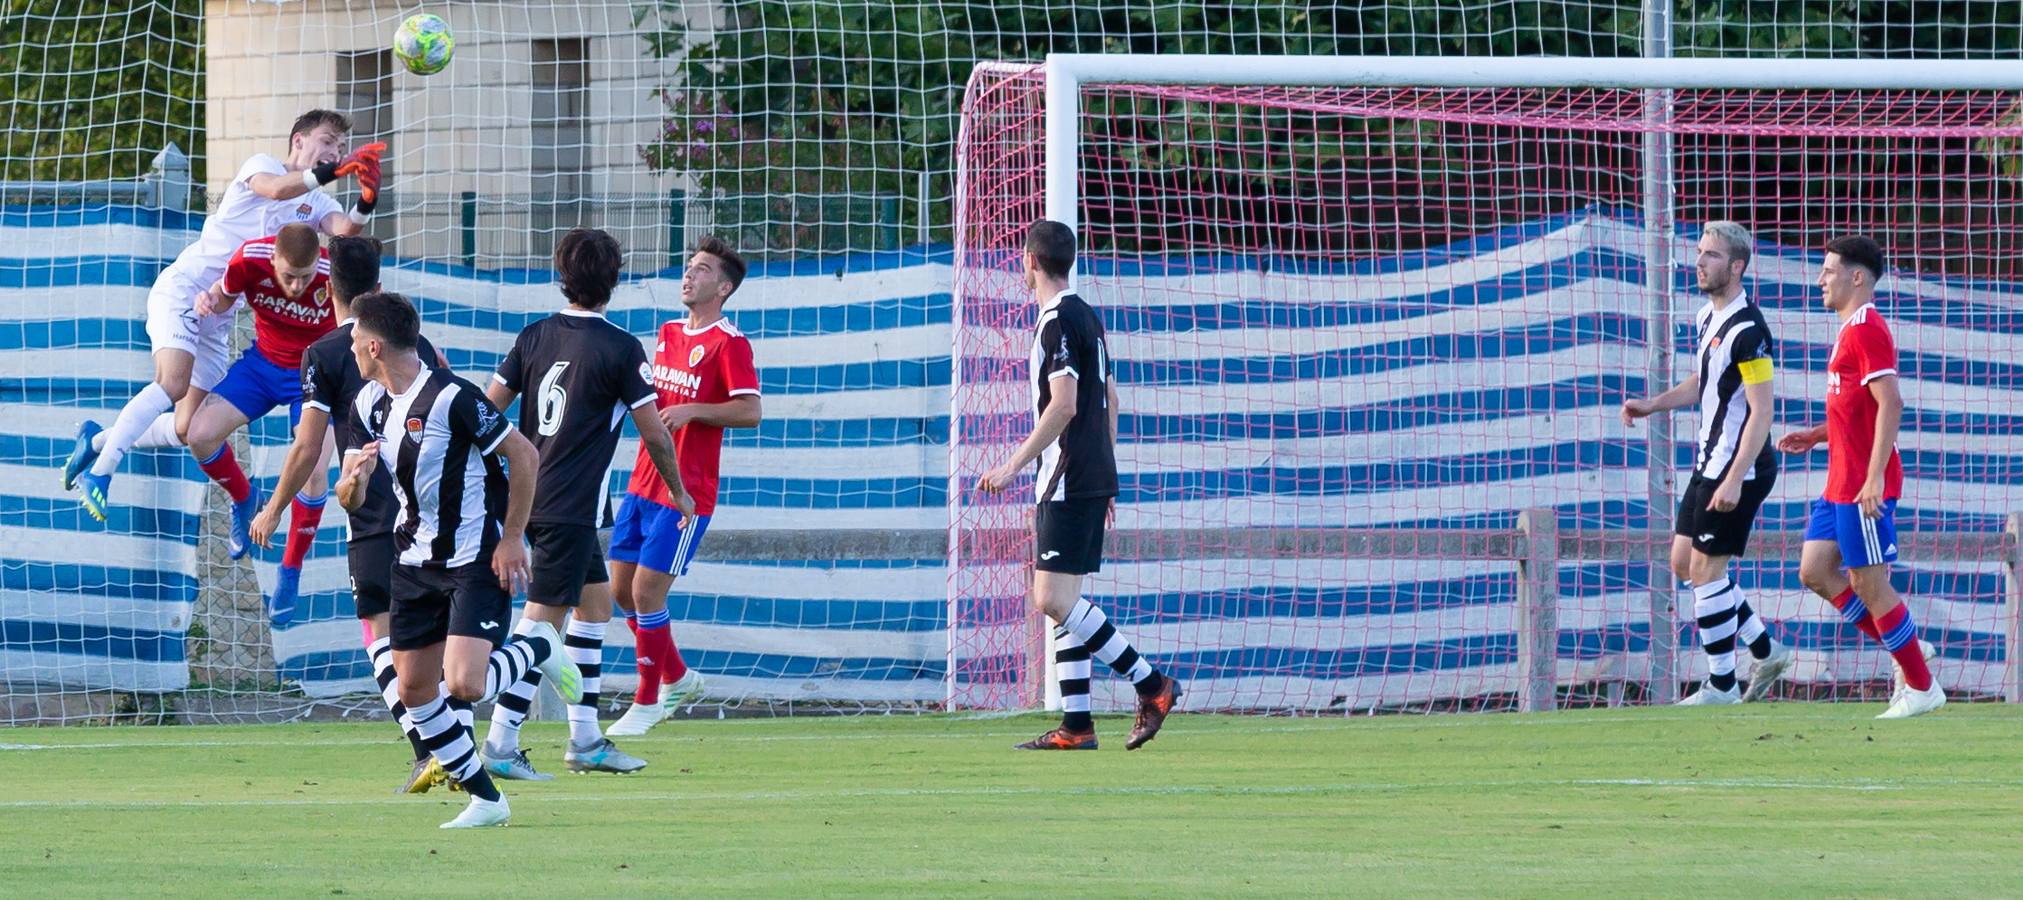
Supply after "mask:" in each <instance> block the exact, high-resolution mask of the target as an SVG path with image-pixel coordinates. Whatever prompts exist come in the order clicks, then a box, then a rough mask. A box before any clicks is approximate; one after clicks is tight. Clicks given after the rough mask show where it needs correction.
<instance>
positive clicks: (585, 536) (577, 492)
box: [483, 228, 695, 780]
mask: <svg viewBox="0 0 2023 900" xmlns="http://www.w3.org/2000/svg"><path fill="white" fill-rule="evenodd" d="M624 265H625V254H624V252H623V251H621V250H620V249H619V247H618V241H616V240H614V239H613V238H612V237H611V235H608V234H605V233H604V232H602V231H595V230H591V229H585V228H578V229H575V230H573V231H570V232H569V233H568V234H565V235H563V236H562V239H561V240H560V241H558V242H556V244H555V274H556V276H557V278H558V279H559V280H560V281H561V285H562V296H563V297H564V298H566V299H567V300H568V305H567V306H565V307H563V309H562V310H561V311H560V312H557V313H555V314H554V315H552V316H549V317H548V318H545V319H542V320H541V321H539V322H535V323H534V324H532V325H529V326H527V327H526V328H525V329H524V330H522V331H521V332H520V336H519V337H518V338H517V339H515V340H514V341H513V349H512V350H511V351H510V352H508V353H507V354H506V358H505V360H504V361H503V362H501V363H499V370H498V371H497V372H495V373H493V375H492V383H491V384H490V385H488V386H486V388H485V394H486V396H488V397H489V398H490V399H491V401H492V405H494V406H497V407H498V408H500V409H506V408H507V407H509V406H512V404H513V400H514V399H515V398H517V397H520V396H522V395H524V396H525V397H526V402H524V403H521V404H520V431H521V432H522V433H524V434H526V435H527V437H528V439H529V440H531V441H533V443H534V448H535V449H537V450H539V451H541V473H540V477H539V479H538V482H537V484H536V485H535V487H534V513H533V516H532V518H530V519H528V523H527V541H528V543H530V544H532V545H533V551H534V552H533V561H534V581H533V583H532V584H530V585H529V586H528V587H527V606H526V609H525V611H524V612H523V613H522V615H521V617H520V624H519V627H518V628H517V629H516V630H517V631H519V632H520V633H523V634H524V633H526V632H527V631H528V629H530V628H532V627H534V626H535V625H536V624H537V623H541V622H546V623H548V624H549V625H551V626H554V627H555V628H562V627H563V624H564V623H563V618H564V617H565V616H567V617H568V618H569V621H568V623H567V625H568V627H567V629H566V635H567V636H566V637H564V639H563V643H564V645H565V646H566V647H567V650H568V653H569V658H570V659H572V660H574V661H575V663H576V666H577V668H578V669H580V670H581V671H582V673H583V697H582V699H581V700H580V701H578V702H576V703H573V704H570V706H569V751H568V753H567V754H566V755H565V756H564V758H563V761H564V762H565V763H566V764H567V765H568V766H569V768H570V770H571V771H575V772H620V773H624V772H636V771H639V770H640V769H642V768H645V767H646V762H645V760H641V759H639V758H637V757H634V756H631V755H630V754H627V753H625V752H624V751H621V750H619V749H618V748H617V746H615V745H613V744H612V743H611V739H610V738H607V737H605V736H604V735H603V734H602V733H600V732H599V731H598V728H597V701H598V699H599V691H600V690H601V689H602V684H603V659H604V629H605V627H606V626H607V625H609V624H610V622H611V584H610V582H611V577H610V575H609V574H607V573H606V571H605V567H604V553H603V551H601V550H600V549H598V546H597V526H598V524H599V523H600V521H602V519H603V518H604V503H605V498H606V497H608V496H609V493H608V492H607V491H606V490H605V475H606V473H608V472H609V471H610V470H611V456H612V454H613V453H615V452H617V450H618V435H619V431H620V429H621V427H622V426H623V425H624V422H625V418H626V417H627V416H628V415H629V416H631V418H632V424H633V426H634V427H636V428H638V429H639V446H640V456H641V458H642V463H643V464H650V465H651V467H652V470H653V471H654V473H655V474H657V475H658V476H659V477H660V479H661V483H663V484H666V485H667V486H668V487H669V495H670V498H671V499H672V500H673V501H674V508H675V510H676V511H677V512H679V513H680V514H681V517H682V518H684V519H686V518H687V517H689V516H692V515H694V514H695V501H693V500H691V499H690V498H689V496H688V492H687V491H686V490H683V489H682V486H681V476H680V475H679V474H678V471H679V470H678V468H677V466H678V463H677V462H676V458H675V447H674V439H673V437H672V436H670V435H669V433H668V430H667V425H666V424H665V423H663V422H662V421H661V419H660V415H659V411H658V410H657V409H656V408H655V406H654V400H655V399H656V396H655V391H654V387H653V366H652V365H651V364H649V363H648V362H647V361H646V351H645V349H643V348H642V347H640V345H639V339H638V338H635V337H633V336H632V335H630V334H628V333H626V331H625V329H623V328H620V327H618V326H617V325H614V324H612V323H611V320H609V319H606V318H605V317H604V307H605V306H606V305H608V304H609V303H610V302H611V292H612V291H613V290H615V289H616V288H617V287H618V273H619V269H620V268H622V267H623V266H624ZM636 580H637V578H636V577H635V581H636ZM663 605H665V604H664V603H663ZM571 610H574V615H573V616H572V615H570V611H571ZM540 684H541V674H540V673H539V672H535V671H529V672H528V673H527V674H526V676H525V677H524V678H522V679H521V680H520V681H519V682H518V683H516V684H514V685H513V686H512V688H511V689H509V690H507V691H506V693H505V694H503V695H501V696H500V697H499V702H498V705H496V706H494V707H493V708H492V727H491V730H490V731H489V732H488V733H487V734H486V735H485V744H484V750H483V758H484V761H485V768H486V769H487V770H488V771H490V772H491V773H492V775H493V777H496V778H512V779H534V780H546V779H547V778H549V777H552V776H545V775H541V774H539V773H537V772H535V771H534V767H533V765H532V764H531V763H529V762H528V761H527V754H526V753H525V752H524V751H522V750H521V749H520V725H521V724H522V723H524V722H525V721H526V719H527V709H528V707H529V706H530V705H531V704H532V703H533V700H534V692H535V691H536V690H537V689H538V688H539V687H540Z"/></svg>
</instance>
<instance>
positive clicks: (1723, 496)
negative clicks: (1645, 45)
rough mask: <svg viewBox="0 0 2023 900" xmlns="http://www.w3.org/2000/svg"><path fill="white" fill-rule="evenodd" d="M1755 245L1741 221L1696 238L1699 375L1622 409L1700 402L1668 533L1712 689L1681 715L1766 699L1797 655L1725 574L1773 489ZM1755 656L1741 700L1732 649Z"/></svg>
mask: <svg viewBox="0 0 2023 900" xmlns="http://www.w3.org/2000/svg"><path fill="white" fill-rule="evenodd" d="M1755 249H1756V241H1755V239H1754V238H1753V237H1751V236H1750V234H1749V231H1748V230H1747V229H1745V228H1743V227H1742V226H1741V225H1738V224H1736V223H1734V222H1710V223H1708V224H1707V228H1706V230H1705V231H1704V232H1702V233H1701V235H1700V246H1699V254H1698V258H1697V259H1696V260H1695V261H1694V274H1695V275H1696V276H1697V278H1698V281H1699V286H1700V290H1701V291H1702V292H1704V293H1705V294H1706V295H1707V305H1705V306H1703V307H1701V308H1700V312H1699V315H1697V316H1696V317H1695V320H1696V321H1697V322H1698V324H1699V326H1700V346H1699V352H1698V356H1697V361H1696V365H1695V367H1694V370H1693V373H1692V374H1691V375H1688V376H1687V377H1686V380H1685V381H1682V382H1680V383H1679V384H1678V385H1676V386H1674V387H1673V388H1672V389H1671V390H1668V391H1666V392H1664V393H1662V394H1659V395H1658V396H1656V397H1653V398H1651V399H1649V400H1626V401H1624V402H1623V411H1622V416H1623V424H1625V425H1630V424H1633V423H1634V422H1635V421H1636V420H1637V419H1641V418H1643V417H1645V416H1648V415H1651V414H1653V413H1657V412H1663V411H1665V410H1671V409H1678V408H1680V407H1683V406H1686V405H1687V404H1689V403H1692V402H1693V401H1694V400H1695V399H1697V400H1699V402H1700V433H1699V441H1698V443H1697V448H1698V449H1697V450H1696V451H1695V453H1694V456H1693V477H1692V479H1691V480H1690V481H1688V482H1687V483H1686V493H1685V496H1684V497H1683V498H1681V499H1680V501H1679V512H1678V516H1677V518H1676V520H1675V523H1674V525H1673V529H1672V531H1673V535H1672V574H1674V575H1675V576H1677V577H1678V578H1679V579H1680V580H1682V581H1685V582H1686V583H1688V584H1690V585H1692V586H1693V616H1694V619H1695V621H1696V623H1697V624H1698V625H1699V628H1700V646H1701V647H1702V648H1703V649H1704V650H1706V652H1707V681H1706V683H1705V684H1703V685H1701V687H1700V690H1699V691H1698V692H1696V693H1694V694H1693V695H1691V696H1689V697H1686V698H1685V699H1683V700H1680V701H1679V704H1680V705H1681V706H1708V705H1719V704H1729V703H1741V702H1742V701H1744V700H1759V699H1761V698H1763V697H1764V696H1765V695H1766V694H1767V693H1768V692H1769V690H1770V685H1771V684H1773V683H1775V682H1776V681H1777V679H1778V678H1779V677H1781V676H1782V675H1783V674H1784V672H1785V671H1786V670H1787V669H1789V668H1791V649H1790V648H1789V647H1786V646H1784V645H1782V644H1779V643H1778V642H1777V641H1775V640H1773V639H1772V638H1771V637H1770V632H1769V631H1768V629H1766V628H1764V627H1763V620H1762V618H1761V617H1759V616H1757V615H1756V612H1755V610H1752V609H1750V608H1749V601H1748V600H1747V599H1745V598H1744V597H1743V596H1742V588H1741V586H1740V585H1737V584H1735V583H1734V581H1732V580H1731V579H1730V578H1729V577H1728V561H1729V560H1730V559H1732V558H1734V557H1737V556H1741V555H1742V553H1743V551H1744V550H1745V549H1746V548H1747V547H1748V544H1749V531H1750V529H1751V528H1752V527H1754V525H1755V523H1756V512H1757V510H1759V509H1761V508H1762V507H1763V500H1764V498H1766V497H1768V496H1770V489H1771V487H1773V486H1774V485H1776V483H1777V455H1776V454H1775V453H1774V452H1772V450H1771V449H1770V443H1769V438H1770V420H1771V417H1772V416H1773V415H1775V412H1776V411H1775V409H1774V407H1773V406H1772V404H1771V393H1772V392H1771V378H1772V376H1773V374H1774V373H1773V371H1772V369H1773V364H1772V362H1771V359H1772V357H1773V355H1774V351H1775V342H1774V341H1773V340H1772V338H1771V335H1770V323H1769V322H1768V321H1767V320H1765V319H1764V318H1763V310H1762V308H1760V307H1758V306H1757V305H1756V304H1754V303H1751V302H1749V295H1748V294H1747V293H1745V292H1744V291H1743V290H1742V276H1743V274H1744V273H1746V272H1748V271H1749V260H1750V257H1751V256H1752V255H1754V253H1755ZM1738 641H1739V642H1740V643H1741V644H1743V645H1744V646H1747V647H1748V648H1749V653H1750V655H1751V656H1754V657H1756V660H1757V662H1756V671H1755V674H1754V675H1753V676H1752V677H1751V678H1750V681H1749V692H1748V694H1746V695H1745V694H1743V693H1742V691H1741V690H1740V688H1739V686H1738V685H1737V684H1736V680H1735V645H1736V644H1737V642H1738Z"/></svg>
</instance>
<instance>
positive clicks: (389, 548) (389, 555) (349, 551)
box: [344, 533, 400, 619]
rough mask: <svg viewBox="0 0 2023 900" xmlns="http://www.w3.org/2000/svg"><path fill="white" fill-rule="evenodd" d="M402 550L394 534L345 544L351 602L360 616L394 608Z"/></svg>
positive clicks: (365, 538)
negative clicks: (396, 561) (395, 567)
mask: <svg viewBox="0 0 2023 900" xmlns="http://www.w3.org/2000/svg"><path fill="white" fill-rule="evenodd" d="M399 552H400V551H398V550H395V549H394V547H393V535H392V534H391V533H388V534H375V535H373V536H371V537H362V538H358V539H356V540H353V541H352V542H351V543H350V544H348V545H346V546H345V548H344V557H345V561H346V562H348V563H350V564H351V605H352V606H354V607H356V608H357V610H358V617H359V618H361V619H370V618H372V617H373V616H376V615H379V614H381V613H384V612H387V611H389V610H391V609H393V559H394V557H395V556H397V555H399Z"/></svg>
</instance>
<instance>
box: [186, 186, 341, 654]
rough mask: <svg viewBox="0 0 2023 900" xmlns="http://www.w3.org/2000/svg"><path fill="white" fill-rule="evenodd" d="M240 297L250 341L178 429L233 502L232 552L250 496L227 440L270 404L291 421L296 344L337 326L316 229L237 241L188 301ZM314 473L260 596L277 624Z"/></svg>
mask: <svg viewBox="0 0 2023 900" xmlns="http://www.w3.org/2000/svg"><path fill="white" fill-rule="evenodd" d="M242 297H243V298H245V299H246V301H247V305H248V306H251V307H252V308H253V324H254V334H255V337H254V341H253V345H252V346H250V347H247V348H246V351H245V352H244V353H243V354H241V355H240V356H239V360H238V362H235V363H233V364H232V368H231V371H229V372H226V373H225V377H224V380H222V381H219V382H218V384H217V387H216V388H215V389H214V390H213V391H212V393H211V396H209V397H207V398H205V399H204V402H203V404H202V405H200V406H198V407H197V412H196V415H194V416H192V417H191V419H190V422H189V425H188V426H187V429H186V430H187V432H188V435H187V440H188V442H189V446H190V454H191V455H192V456H195V457H196V458H197V462H198V464H199V465H200V466H201V467H202V468H203V470H204V474H206V475H209V476H210V477H211V480H212V481H214V482H216V483H217V485H218V486H219V487H220V488H223V489H224V491H225V493H226V495H227V496H229V497H230V498H231V500H232V528H231V537H230V540H229V541H228V543H229V544H230V549H231V555H232V558H233V559H238V558H239V557H241V556H244V555H245V554H246V551H247V549H248V548H249V547H251V546H252V541H251V540H250V537H249V534H248V529H249V528H250V526H251V523H252V519H253V510H254V508H255V506H256V505H257V503H258V501H259V496H258V493H257V492H256V491H255V490H254V489H253V485H252V482H250V481H248V480H247V478H246V473H245V471H244V470H243V469H241V468H240V467H239V461H238V459H237V458H236V457H235V456H234V455H233V453H232V445H231V444H229V443H226V439H227V438H228V437H229V436H230V435H231V433H232V432H234V431H237V430H239V429H240V428H241V427H244V426H245V425H246V424H247V423H249V422H254V421H257V420H259V418H260V417H261V416H264V415H266V414H267V413H269V412H271V411H272V410H273V409H274V407H277V406H283V405H285V406H287V407H288V421H289V424H291V425H293V424H295V423H296V422H298V421H300V419H301V412H302V380H301V377H300V376H299V375H298V374H297V373H298V371H299V370H300V369H301V367H302V354H303V351H305V350H307V349H308V348H309V345H311V344H313V343H315V342H316V341H317V340H318V339H319V338H321V337H323V336H324V335H326V334H329V333H330V330H331V329H332V328H335V327H336V325H337V313H336V310H335V308H334V307H333V306H332V305H331V300H330V261H329V256H328V255H327V254H325V253H324V252H323V250H322V249H321V248H320V247H318V246H317V241H316V230H315V229H313V228H311V227H309V226H308V225H303V224H294V225H285V226H282V228H281V232H280V233H279V234H277V235H275V236H274V237H271V238H259V239H256V240H251V241H247V242H246V243H245V244H243V245H241V246H240V247H239V250H238V252H237V253H234V254H233V255H232V260H231V262H230V263H229V264H227V265H226V266H225V273H224V277H222V278H220V279H219V280H218V283H217V284H214V285H212V286H211V289H210V290H208V291H206V292H205V293H204V295H203V296H201V297H199V298H197V305H196V309H197V313H198V315H205V316H209V315H217V314H219V313H226V312H229V311H230V310H231V309H232V307H233V306H234V305H235V304H236V303H237V302H238V300H239V299H240V298H242ZM314 474H315V477H314V478H313V479H311V483H310V484H309V487H308V490H306V491H303V492H302V493H300V494H298V495H295V508H294V517H293V520H292V522H291V527H290V532H289V535H288V547H287V550H286V551H285V554H284V555H283V558H282V562H281V584H280V585H279V586H278V587H277V589H276V591H275V592H274V593H273V594H271V595H269V597H268V614H269V615H270V616H271V617H272V619H273V622H274V624H276V625H286V624H287V623H288V622H289V621H290V620H291V619H293V617H294V613H295V591H294V585H295V582H296V579H297V577H299V576H300V574H301V572H302V560H303V558H304V557H305V556H306V555H307V554H308V553H309V548H310V546H311V545H312V544H313V543H314V542H315V539H316V526H317V524H318V523H319V522H321V521H322V519H323V505H324V500H325V493H326V492H327V491H328V489H329V484H328V478H329V475H328V474H327V470H325V469H321V468H319V469H317V470H316V471H315V473H314ZM284 589H285V594H284V593H283V590H284Z"/></svg>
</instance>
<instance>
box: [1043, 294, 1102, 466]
mask: <svg viewBox="0 0 2023 900" xmlns="http://www.w3.org/2000/svg"><path fill="white" fill-rule="evenodd" d="M1028 364H1029V365H1030V366H1031V367H1032V369H1031V373H1032V374H1031V376H1030V378H1031V387H1032V398H1033V421H1034V422H1035V423H1037V422H1038V421H1039V418H1040V415H1041V414H1042V413H1045V412H1046V411H1047V407H1048V406H1049V405H1050V404H1052V403H1053V400H1054V386H1055V383H1056V380H1057V379H1059V378H1062V377H1064V376H1073V377H1074V379H1075V417H1074V418H1073V419H1070V420H1068V429H1067V430H1066V431H1063V432H1061V436H1060V438H1059V439H1058V440H1056V441H1054V442H1053V443H1052V444H1048V445H1047V446H1046V447H1045V448H1042V449H1041V450H1040V458H1039V460H1038V464H1039V480H1038V482H1037V483H1036V484H1035V494H1036V499H1037V500H1038V502H1040V503H1046V502H1049V501H1056V500H1081V499H1087V498H1100V497H1115V496H1117V449H1116V447H1115V446H1114V442H1113V441H1112V438H1111V435H1110V351H1109V347H1108V346H1107V345H1106V344H1105V343H1104V338H1103V320H1102V318H1101V317H1099V316H1097V315H1096V311H1095V309H1093V308H1091V307H1090V306H1089V304H1088V302H1087V301H1084V300H1083V299H1082V298H1081V296H1080V295H1078V294H1076V293H1075V292H1073V291H1068V292H1065V293H1062V294H1059V295H1057V296H1055V297H1054V298H1053V299H1051V300H1048V301H1047V302H1045V303H1043V304H1041V305H1040V321H1039V325H1038V326H1037V327H1035V328H1034V329H1033V346H1032V355H1031V358H1030V359H1029V360H1028Z"/></svg>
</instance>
